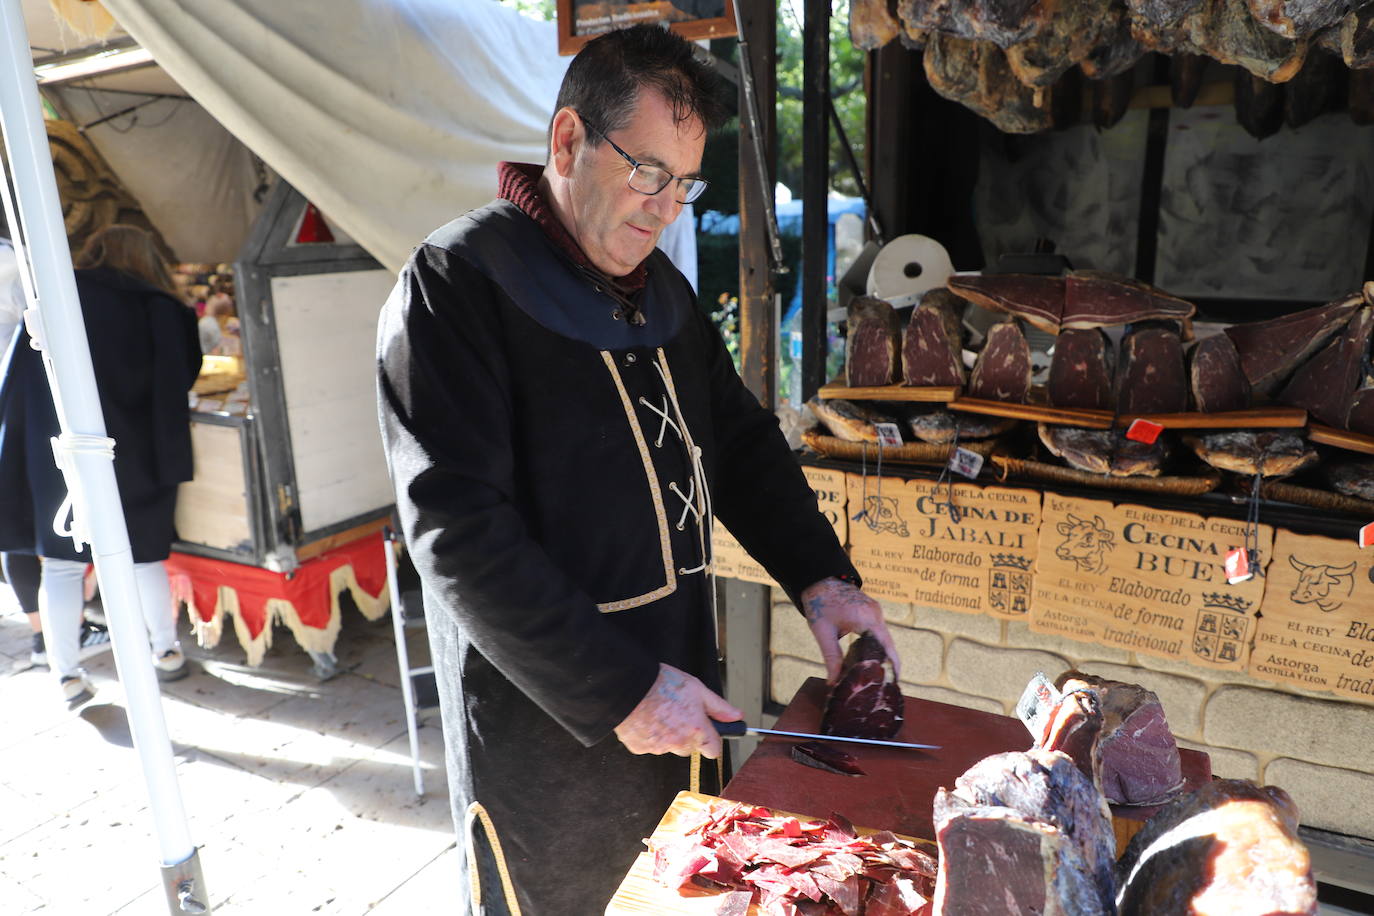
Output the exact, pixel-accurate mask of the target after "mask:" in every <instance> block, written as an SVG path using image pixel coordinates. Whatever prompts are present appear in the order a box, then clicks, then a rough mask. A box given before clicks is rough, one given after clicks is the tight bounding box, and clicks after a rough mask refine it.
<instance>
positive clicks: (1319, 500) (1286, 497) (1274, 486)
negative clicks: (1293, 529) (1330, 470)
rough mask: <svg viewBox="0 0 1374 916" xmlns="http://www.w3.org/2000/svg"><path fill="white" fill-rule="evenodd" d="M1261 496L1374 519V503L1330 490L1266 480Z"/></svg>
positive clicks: (1262, 485)
mask: <svg viewBox="0 0 1374 916" xmlns="http://www.w3.org/2000/svg"><path fill="white" fill-rule="evenodd" d="M1260 496H1262V497H1264V498H1265V499H1274V500H1278V501H1280V502H1285V503H1293V504H1294V505H1297V506H1310V507H1312V508H1314V509H1326V510H1327V511H1330V512H1349V513H1350V514H1352V515H1361V516H1364V517H1365V518H1366V519H1371V518H1374V502H1370V501H1369V500H1367V499H1357V498H1355V497H1354V496H1346V495H1345V494H1344V493H1332V492H1330V491H1328V490H1317V489H1314V488H1312V487H1300V486H1298V485H1297V484H1292V483H1280V482H1278V481H1272V480H1266V481H1264V482H1263V483H1261V484H1260Z"/></svg>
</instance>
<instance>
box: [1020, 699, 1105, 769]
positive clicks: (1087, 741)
mask: <svg viewBox="0 0 1374 916" xmlns="http://www.w3.org/2000/svg"><path fill="white" fill-rule="evenodd" d="M1101 737H1102V703H1101V701H1100V700H1099V699H1098V698H1097V694H1095V693H1093V692H1092V691H1090V690H1069V691H1067V692H1066V693H1064V694H1063V696H1062V697H1060V700H1059V705H1057V706H1056V707H1054V709H1052V710H1050V714H1049V716H1048V717H1047V718H1046V720H1045V729H1044V732H1043V734H1041V735H1040V736H1039V737H1038V738H1037V739H1036V742H1035V746H1036V747H1037V748H1039V749H1040V750H1043V751H1059V752H1061V753H1064V754H1068V755H1069V757H1070V758H1071V759H1072V760H1073V763H1074V766H1076V767H1078V771H1079V772H1080V773H1082V774H1083V775H1084V776H1086V777H1088V779H1090V780H1092V784H1093V786H1095V787H1096V788H1097V790H1098V791H1099V792H1101V791H1102V749H1101V747H1100V746H1099V744H1098V742H1099V740H1100V739H1101Z"/></svg>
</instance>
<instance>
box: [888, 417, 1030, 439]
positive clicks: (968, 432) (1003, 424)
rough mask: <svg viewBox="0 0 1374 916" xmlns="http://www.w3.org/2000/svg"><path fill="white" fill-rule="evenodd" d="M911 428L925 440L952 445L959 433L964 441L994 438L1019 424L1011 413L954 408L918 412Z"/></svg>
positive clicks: (913, 418)
mask: <svg viewBox="0 0 1374 916" xmlns="http://www.w3.org/2000/svg"><path fill="white" fill-rule="evenodd" d="M906 423H907V428H908V429H910V430H911V433H912V435H914V436H915V437H916V438H917V439H919V440H921V441H922V442H929V443H931V444H932V445H949V444H950V443H951V442H953V441H954V439H955V436H958V438H959V441H960V442H967V441H968V440H970V439H991V438H992V437H993V436H1000V435H1001V434H1002V433H1004V432H1006V431H1007V430H1009V429H1011V428H1012V427H1013V426H1015V425H1016V421H1015V420H1012V419H1008V418H1007V417H989V416H986V415H983V414H976V413H958V412H955V411H951V410H932V411H929V412H928V413H918V414H914V415H912V416H910V417H908V418H907V421H906Z"/></svg>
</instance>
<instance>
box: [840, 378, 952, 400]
mask: <svg viewBox="0 0 1374 916" xmlns="http://www.w3.org/2000/svg"><path fill="white" fill-rule="evenodd" d="M816 394H817V396H818V397H820V398H821V399H822V400H828V399H830V398H844V399H845V400H848V401H921V402H924V403H939V404H944V403H946V402H948V401H952V400H954V399H955V397H957V396H958V394H959V389H958V388H955V387H952V386H948V387H938V388H937V387H922V388H914V387H911V386H909V385H879V386H873V387H867V388H850V387H849V386H848V385H841V384H840V383H838V382H831V383H830V384H829V385H822V386H821V389H820V391H818V392H816Z"/></svg>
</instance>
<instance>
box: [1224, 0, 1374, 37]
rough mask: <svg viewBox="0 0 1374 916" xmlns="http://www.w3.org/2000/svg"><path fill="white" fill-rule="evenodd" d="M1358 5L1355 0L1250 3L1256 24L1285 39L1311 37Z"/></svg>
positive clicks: (1275, 0) (1297, 0)
mask: <svg viewBox="0 0 1374 916" xmlns="http://www.w3.org/2000/svg"><path fill="white" fill-rule="evenodd" d="M1356 5H1357V3H1356V2H1355V0H1249V6H1250V15H1252V16H1253V17H1254V18H1255V21H1256V22H1259V23H1261V24H1262V25H1264V26H1265V27H1267V28H1269V29H1271V30H1272V31H1274V32H1276V33H1277V34H1279V35H1282V36H1283V37H1284V38H1309V37H1311V36H1312V35H1314V34H1315V33H1317V32H1319V31H1321V30H1322V29H1324V28H1326V27H1327V26H1329V25H1331V24H1332V23H1335V22H1338V21H1340V19H1341V17H1343V16H1345V15H1346V13H1348V12H1350V10H1351V9H1352V8H1353V7H1354V6H1356Z"/></svg>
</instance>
